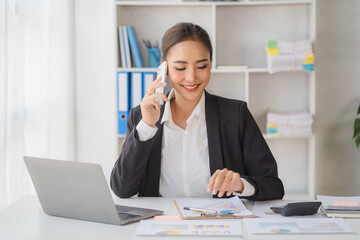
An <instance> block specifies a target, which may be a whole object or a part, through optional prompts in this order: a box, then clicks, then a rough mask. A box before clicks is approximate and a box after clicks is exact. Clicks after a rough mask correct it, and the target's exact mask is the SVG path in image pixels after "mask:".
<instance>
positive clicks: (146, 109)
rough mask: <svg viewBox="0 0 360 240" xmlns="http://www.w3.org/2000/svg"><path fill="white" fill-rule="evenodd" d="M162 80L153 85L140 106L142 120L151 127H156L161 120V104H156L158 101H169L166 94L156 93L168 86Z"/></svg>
mask: <svg viewBox="0 0 360 240" xmlns="http://www.w3.org/2000/svg"><path fill="white" fill-rule="evenodd" d="M160 80H161V76H159V77H158V78H157V79H156V80H155V81H154V82H152V83H151V85H150V87H149V89H148V90H147V91H146V93H145V96H144V98H143V99H142V101H141V104H140V108H141V114H142V120H143V122H144V123H146V124H147V125H149V126H150V127H155V124H156V122H157V121H159V118H160V104H159V103H158V102H156V99H157V98H159V99H162V100H164V101H166V102H168V101H169V99H168V98H167V97H166V95H165V94H162V93H155V89H157V88H159V87H165V86H166V83H164V82H160Z"/></svg>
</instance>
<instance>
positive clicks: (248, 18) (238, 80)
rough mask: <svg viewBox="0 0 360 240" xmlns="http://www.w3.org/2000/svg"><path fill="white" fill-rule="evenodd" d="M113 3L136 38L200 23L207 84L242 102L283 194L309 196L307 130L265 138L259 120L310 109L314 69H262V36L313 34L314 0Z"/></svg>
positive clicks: (310, 142) (311, 148)
mask: <svg viewBox="0 0 360 240" xmlns="http://www.w3.org/2000/svg"><path fill="white" fill-rule="evenodd" d="M115 6H116V16H117V22H116V25H132V26H134V27H135V30H136V33H137V36H138V38H139V39H140V41H141V40H142V39H148V40H150V41H152V42H155V41H158V42H159V43H160V42H161V38H162V36H163V34H164V33H165V31H166V30H167V29H168V28H169V27H171V26H172V25H174V24H175V23H177V22H181V21H185V22H194V23H196V24H199V25H200V26H202V27H203V28H204V29H206V30H207V31H208V33H209V35H210V38H211V41H212V44H213V50H214V53H213V62H212V70H211V71H212V76H211V80H210V83H209V85H208V87H207V90H208V91H209V92H211V93H214V94H217V95H221V96H224V97H228V98H233V99H239V100H244V101H246V102H247V103H248V105H249V108H250V111H251V113H252V114H253V116H254V118H255V120H256V122H257V123H258V125H259V127H260V129H261V130H262V132H263V133H264V137H265V139H266V140H267V142H268V144H269V146H270V148H271V150H272V152H273V154H274V156H275V158H276V160H277V163H278V169H279V176H280V178H281V179H282V180H283V182H284V186H285V191H286V195H285V198H287V199H314V197H315V192H314V187H315V180H314V179H315V178H314V173H315V159H314V156H315V134H313V135H312V136H309V137H280V138H270V137H268V136H267V135H266V134H265V132H266V126H265V125H266V111H267V110H268V109H272V110H276V111H301V110H309V111H310V112H311V113H313V114H315V78H314V76H315V74H314V73H313V72H311V73H309V74H307V73H305V71H290V72H280V73H274V74H269V72H268V69H267V63H266V52H265V42H266V40H282V41H299V40H304V39H311V40H314V37H315V1H312V0H304V1H240V2H234V1H231V2H216V1H215V2H209V1H185V0H183V1H179V0H177V1H174V0H173V1H156V2H152V1H116V2H115ZM114 30H115V29H114ZM141 51H142V54H143V57H144V60H145V64H146V63H147V49H146V47H145V46H144V45H143V44H141ZM118 65H119V64H118ZM220 66H234V67H236V68H233V69H229V68H226V69H224V68H221V67H220ZM244 66H245V67H244ZM117 70H118V71H119V70H127V71H135V70H136V71H139V70H144V71H155V69H149V68H144V69H139V68H132V69H123V68H118V69H117ZM119 142H120V144H119V145H121V144H122V142H123V139H122V138H121V137H120V138H119Z"/></svg>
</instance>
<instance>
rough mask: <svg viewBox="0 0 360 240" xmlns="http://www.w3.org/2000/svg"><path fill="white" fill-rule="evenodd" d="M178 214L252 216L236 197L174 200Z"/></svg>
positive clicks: (219, 216)
mask: <svg viewBox="0 0 360 240" xmlns="http://www.w3.org/2000/svg"><path fill="white" fill-rule="evenodd" d="M174 202H175V205H176V207H177V208H178V211H179V213H180V216H181V217H182V218H184V219H188V218H199V217H200V218H201V217H204V218H209V217H215V218H234V217H237V218H241V217H249V216H253V213H252V212H250V211H249V210H248V209H247V208H246V207H245V205H244V203H243V202H242V201H241V200H240V199H239V198H238V197H232V198H211V199H208V198H206V199H182V200H176V201H174Z"/></svg>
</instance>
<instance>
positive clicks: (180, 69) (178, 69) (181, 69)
mask: <svg viewBox="0 0 360 240" xmlns="http://www.w3.org/2000/svg"><path fill="white" fill-rule="evenodd" d="M175 70H177V71H184V70H185V68H177V67H176V68H175Z"/></svg>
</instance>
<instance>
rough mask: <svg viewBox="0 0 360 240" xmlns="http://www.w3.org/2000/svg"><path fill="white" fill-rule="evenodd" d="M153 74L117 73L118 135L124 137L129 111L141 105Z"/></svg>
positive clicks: (152, 79)
mask: <svg viewBox="0 0 360 240" xmlns="http://www.w3.org/2000/svg"><path fill="white" fill-rule="evenodd" d="M155 74H156V73H155V72H128V71H119V72H118V74H117V109H118V134H119V135H125V134H126V129H127V121H128V117H129V111H130V109H131V108H134V107H136V106H137V105H139V104H140V103H141V100H142V98H143V97H144V95H145V90H146V89H149V86H150V84H151V83H152V82H153V81H154V80H155V77H156V75H155Z"/></svg>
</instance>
